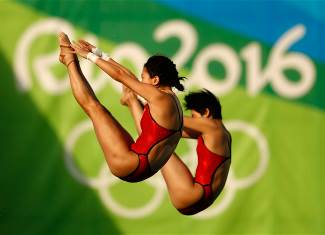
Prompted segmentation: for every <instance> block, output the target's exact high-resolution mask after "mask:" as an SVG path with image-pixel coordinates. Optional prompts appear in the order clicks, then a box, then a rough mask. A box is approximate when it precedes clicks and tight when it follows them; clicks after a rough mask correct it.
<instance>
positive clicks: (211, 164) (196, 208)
mask: <svg viewBox="0 0 325 235" xmlns="http://www.w3.org/2000/svg"><path fill="white" fill-rule="evenodd" d="M196 152H197V156H198V166H197V168H196V173H195V179H194V182H196V183H199V184H200V185H202V187H203V190H204V193H203V196H202V198H201V199H200V200H199V201H198V202H196V203H194V204H193V205H192V206H189V207H187V208H184V209H179V211H180V212H181V213H182V214H184V215H193V214H196V213H198V212H200V211H202V210H204V209H206V208H207V207H209V206H210V205H211V204H212V203H213V202H214V200H215V199H216V197H215V196H214V194H213V191H212V180H213V176H214V174H215V173H216V171H217V170H218V168H219V167H220V166H221V165H222V164H223V163H224V162H225V161H227V160H228V159H230V157H223V156H220V155H218V154H216V153H213V152H211V151H210V150H209V149H208V148H207V147H206V146H205V145H204V141H203V138H202V136H200V137H199V138H198V143H197V147H196Z"/></svg>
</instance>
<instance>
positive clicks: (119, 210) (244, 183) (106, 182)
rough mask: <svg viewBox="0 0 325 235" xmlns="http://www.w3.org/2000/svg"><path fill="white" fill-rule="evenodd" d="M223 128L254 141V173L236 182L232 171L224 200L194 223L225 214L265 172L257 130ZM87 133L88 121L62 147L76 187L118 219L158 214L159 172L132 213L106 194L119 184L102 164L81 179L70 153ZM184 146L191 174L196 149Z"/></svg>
mask: <svg viewBox="0 0 325 235" xmlns="http://www.w3.org/2000/svg"><path fill="white" fill-rule="evenodd" d="M225 125H226V126H227V127H228V129H229V130H230V131H231V132H236V131H240V132H243V133H245V134H246V135H248V136H249V137H251V138H253V139H254V140H255V141H256V143H257V146H258V150H259V153H260V160H259V164H258V165H257V167H256V169H255V171H254V172H252V173H251V174H250V175H249V176H247V177H245V178H242V179H238V178H236V177H235V174H234V173H233V170H232V169H231V170H230V172H229V176H228V180H227V183H226V185H225V188H224V197H223V199H222V200H221V201H220V202H219V203H215V205H213V206H212V207H210V208H208V209H207V210H205V211H204V212H201V213H199V214H197V215H195V218H197V219H205V218H210V217H214V216H217V215H219V214H221V213H222V212H224V211H225V210H226V209H227V208H228V207H229V205H230V203H231V202H232V200H233V199H234V197H235V193H236V191H237V190H238V189H244V188H247V187H250V186H252V185H253V184H255V183H256V182H257V181H258V180H259V179H260V178H261V177H262V175H263V174H264V173H265V171H266V168H267V164H268V160H269V148H268V144H267V140H266V138H265V136H264V135H263V134H262V133H261V132H260V131H259V130H258V129H257V128H256V127H254V126H253V125H250V124H248V123H246V122H243V121H239V120H235V121H228V122H225ZM88 131H93V130H92V123H91V121H89V120H87V121H84V122H81V123H79V124H78V125H77V126H76V127H75V128H74V129H73V130H72V131H71V133H70V134H69V136H68V138H67V142H66V144H65V155H64V160H65V164H66V167H67V169H68V171H69V173H70V174H71V175H72V177H73V178H74V179H75V180H77V181H78V182H79V183H81V184H83V185H86V186H88V187H90V188H92V189H94V190H96V191H97V192H98V195H99V197H100V199H101V200H102V202H103V204H104V206H105V207H106V208H107V209H108V210H111V211H112V212H113V213H115V214H117V215H119V216H122V217H126V218H141V217H145V216H148V215H150V214H152V213H153V212H154V211H155V210H157V209H158V208H159V206H160V205H161V203H162V200H163V199H164V195H165V191H166V187H165V183H164V180H163V178H162V176H161V174H160V172H158V173H157V174H156V175H154V176H153V177H151V178H149V179H147V180H146V181H145V182H146V183H147V184H149V185H150V186H151V187H153V188H154V190H155V193H154V195H153V197H152V198H151V200H149V202H148V203H147V204H146V205H145V206H143V207H139V208H135V209H134V208H128V207H126V206H123V205H121V204H120V203H118V202H117V201H116V200H115V199H114V198H113V197H112V195H111V194H110V193H109V191H108V190H107V189H108V188H110V187H111V186H113V185H114V184H117V183H119V182H121V181H120V179H118V178H116V177H114V176H113V175H112V174H110V173H109V170H108V167H107V165H106V163H104V164H103V166H102V167H101V169H100V171H99V173H98V175H97V177H95V178H89V177H86V176H85V175H83V173H82V172H81V171H80V170H79V169H78V167H77V166H76V165H75V163H74V160H73V154H72V152H73V150H74V147H75V145H76V142H77V141H78V138H80V137H81V136H82V135H83V134H85V133H86V132H88ZM187 142H189V145H190V146H191V151H190V152H189V153H188V154H186V156H184V158H182V160H184V161H185V162H186V164H187V165H188V166H189V168H190V169H191V171H192V172H193V171H194V169H195V167H196V165H197V156H196V151H195V145H193V143H190V142H192V141H189V140H187Z"/></svg>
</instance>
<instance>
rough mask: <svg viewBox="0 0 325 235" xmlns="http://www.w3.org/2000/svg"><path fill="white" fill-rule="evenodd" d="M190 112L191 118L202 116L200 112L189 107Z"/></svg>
mask: <svg viewBox="0 0 325 235" xmlns="http://www.w3.org/2000/svg"><path fill="white" fill-rule="evenodd" d="M191 113H192V118H200V117H202V114H201V113H199V112H197V111H195V110H194V109H191Z"/></svg>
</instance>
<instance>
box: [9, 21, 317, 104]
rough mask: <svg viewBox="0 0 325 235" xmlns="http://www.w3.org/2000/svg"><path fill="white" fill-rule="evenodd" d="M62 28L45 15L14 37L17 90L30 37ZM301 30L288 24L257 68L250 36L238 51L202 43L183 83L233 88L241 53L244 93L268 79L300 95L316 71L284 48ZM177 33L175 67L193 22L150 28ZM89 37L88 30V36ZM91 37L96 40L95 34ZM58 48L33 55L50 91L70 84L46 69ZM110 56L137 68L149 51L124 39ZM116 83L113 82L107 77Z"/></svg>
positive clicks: (161, 35)
mask: <svg viewBox="0 0 325 235" xmlns="http://www.w3.org/2000/svg"><path fill="white" fill-rule="evenodd" d="M61 30H63V31H65V32H66V33H68V35H70V36H72V35H74V30H73V28H72V27H71V25H69V24H68V23H67V22H65V21H63V20H61V19H57V18H50V19H46V20H44V21H41V22H37V23H35V24H34V25H32V26H31V27H29V28H28V29H27V31H26V32H25V33H24V34H23V35H22V37H21V39H20V41H19V42H18V45H17V48H16V53H15V55H16V56H15V72H16V78H17V82H18V85H19V88H21V90H23V91H26V90H29V89H30V88H31V76H30V72H29V71H28V61H29V51H30V47H31V45H32V43H33V42H34V41H35V39H37V38H38V37H40V36H42V35H44V34H57V33H58V31H61ZM304 34H305V27H304V26H303V25H297V26H295V27H293V28H291V29H289V30H288V31H287V32H286V33H285V34H284V35H282V36H281V37H280V38H279V39H278V41H277V42H276V43H275V45H274V47H273V48H271V50H270V55H269V59H268V62H267V64H266V65H265V66H264V68H262V65H261V64H262V63H261V61H262V52H261V46H260V44H259V43H257V42H252V43H250V44H248V45H247V46H246V47H244V48H243V49H242V50H241V51H240V53H239V55H240V57H239V56H238V54H237V53H236V52H235V51H234V49H232V48H231V47H230V46H229V45H227V44H224V43H215V44H211V45H208V46H206V47H205V48H203V49H202V50H201V51H199V52H198V54H197V56H196V58H194V62H193V67H192V70H191V71H190V75H189V78H190V79H188V80H187V82H186V85H187V86H188V87H190V86H192V85H197V86H200V87H205V88H209V90H211V91H212V92H214V93H216V94H218V95H224V94H227V93H228V92H230V91H231V90H232V89H234V88H235V87H236V86H237V85H238V83H239V80H240V77H241V72H242V68H241V64H240V59H242V60H244V62H245V64H246V76H245V77H246V79H247V82H246V84H247V92H248V94H249V95H252V96H254V95H257V94H259V93H260V92H261V91H262V90H263V88H264V87H265V86H266V85H267V84H270V85H271V87H272V88H273V90H274V91H275V92H276V93H277V94H278V95H280V96H283V97H287V98H299V97H301V96H304V95H305V94H307V93H308V92H309V91H310V90H311V89H312V87H313V85H314V82H315V77H316V71H315V66H314V64H313V62H312V60H311V59H310V58H308V57H307V56H306V55H304V54H302V53H297V52H288V49H289V47H290V46H292V45H293V44H294V43H295V42H296V41H298V40H299V39H301V38H302V37H303V36H304ZM171 37H176V38H178V39H179V40H180V42H181V43H180V47H179V49H178V51H177V52H176V53H175V55H174V56H173V57H172V59H173V60H174V62H175V63H176V64H177V67H178V69H181V68H183V67H184V65H185V64H186V63H187V62H188V61H189V59H190V58H191V56H192V55H193V54H194V52H195V50H196V48H197V44H198V35H197V32H196V30H195V28H194V27H193V26H192V25H191V24H189V23H188V22H186V21H184V20H171V21H167V22H164V23H162V24H161V25H159V26H158V27H157V29H156V30H155V32H154V38H155V40H156V41H157V42H163V41H165V40H166V39H168V38H171ZM88 38H89V36H88ZM89 39H90V40H91V39H92V41H96V38H95V37H90V38H89ZM57 54H58V53H57V52H56V53H51V54H47V55H42V56H39V57H36V58H35V61H34V63H32V65H33V69H34V70H35V76H36V77H37V79H38V80H39V82H40V85H41V87H42V88H43V89H44V90H45V91H47V92H49V93H51V94H53V95H54V94H56V95H57V94H61V93H63V92H64V91H66V90H67V89H69V83H68V79H66V80H62V79H57V78H56V77H55V76H54V75H53V74H51V72H50V67H51V66H52V65H53V64H55V63H57V58H58V57H57ZM111 56H112V57H113V58H115V59H116V60H122V59H128V60H129V61H131V62H133V63H134V65H135V67H137V68H138V69H140V68H141V67H142V65H143V62H144V61H145V60H146V58H147V57H148V53H147V52H146V51H145V49H144V48H143V47H141V46H140V45H138V44H136V43H132V42H128V43H122V44H119V45H118V46H117V47H115V49H114V50H113V51H111ZM212 61H217V62H219V63H220V64H222V66H223V67H224V70H225V71H226V72H225V76H224V77H223V78H216V77H213V76H212V75H211V74H210V73H209V69H208V67H209V63H211V62H212ZM84 66H85V67H86V68H85V73H86V74H89V75H91V70H92V68H91V67H90V65H89V64H88V65H86V64H85V65H84ZM289 69H290V70H295V71H297V72H298V73H299V80H298V81H292V80H290V78H288V77H286V75H285V73H284V71H285V70H289ZM98 76H99V77H97V79H93V78H92V77H91V76H90V78H89V81H90V82H91V83H92V85H94V89H95V90H99V89H102V88H103V87H104V86H105V84H106V82H109V80H107V79H105V74H103V73H101V74H99V75H98ZM112 84H115V83H112Z"/></svg>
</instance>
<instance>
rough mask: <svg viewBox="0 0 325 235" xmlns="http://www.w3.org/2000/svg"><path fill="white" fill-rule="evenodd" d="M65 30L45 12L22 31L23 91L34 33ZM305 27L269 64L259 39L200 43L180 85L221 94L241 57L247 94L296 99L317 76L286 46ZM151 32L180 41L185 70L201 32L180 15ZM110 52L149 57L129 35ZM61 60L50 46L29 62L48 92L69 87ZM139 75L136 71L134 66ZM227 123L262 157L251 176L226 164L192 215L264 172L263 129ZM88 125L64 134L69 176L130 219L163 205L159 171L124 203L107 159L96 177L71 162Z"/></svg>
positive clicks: (86, 68)
mask: <svg viewBox="0 0 325 235" xmlns="http://www.w3.org/2000/svg"><path fill="white" fill-rule="evenodd" d="M60 31H64V32H66V33H67V34H68V35H69V36H70V37H73V35H74V32H75V31H74V28H73V27H72V26H71V25H70V24H69V23H68V22H66V21H64V20H62V19H58V18H47V19H45V20H42V21H39V22H36V23H34V24H33V25H31V26H30V27H29V28H28V29H27V30H26V31H25V32H24V33H23V34H22V35H21V38H20V39H19V41H18V43H17V47H16V50H15V61H14V68H15V74H16V81H17V85H18V89H19V90H20V91H21V92H27V91H29V90H31V89H32V79H31V77H32V76H31V71H29V70H30V69H29V66H28V65H29V63H30V59H29V53H30V48H31V46H32V45H33V43H35V41H36V39H38V38H40V37H42V36H44V35H49V34H52V35H57V34H58V32H60ZM304 34H305V27H304V26H303V25H297V26H294V27H293V28H291V29H289V30H288V31H287V32H286V33H284V34H283V35H282V36H281V37H280V38H279V39H278V41H277V42H276V43H275V45H274V47H273V48H272V49H271V51H270V56H269V59H268V62H267V64H266V65H265V66H264V68H262V65H261V64H262V62H261V60H262V59H261V58H262V52H261V46H260V44H259V43H257V42H252V43H250V44H248V45H247V46H245V47H244V48H243V49H242V50H241V51H240V53H239V54H237V53H236V52H235V51H234V49H232V48H231V47H230V46H229V45H227V44H224V43H215V44H211V45H207V46H206V47H204V48H203V49H202V50H201V51H199V53H198V54H197V56H196V57H195V58H194V60H193V66H192V68H191V71H190V75H189V76H188V77H189V79H188V80H187V81H186V83H185V86H186V87H187V88H190V87H191V86H199V87H207V88H209V90H211V91H212V92H214V93H216V94H218V95H225V94H227V93H229V92H230V91H231V90H233V89H234V88H235V87H236V86H237V85H238V83H239V79H240V77H241V74H242V67H241V64H240V59H242V60H244V62H245V64H246V76H245V77H246V79H247V83H246V84H247V85H246V89H247V93H248V95H251V96H256V95H258V94H259V93H260V92H261V91H262V90H263V88H264V87H265V86H266V85H267V84H270V85H271V87H272V89H273V90H274V92H275V93H277V94H278V95H279V96H282V97H286V98H291V99H294V98H299V97H301V96H304V95H305V94H307V93H308V92H309V91H310V90H311V89H312V87H313V85H314V82H315V77H316V71H315V66H314V64H313V62H312V60H311V59H309V58H308V57H307V56H306V55H304V54H302V53H297V52H287V50H288V48H289V47H290V46H292V45H293V43H295V42H296V41H297V40H299V39H301V38H302V37H303V36H304ZM153 37H154V39H155V40H156V41H157V42H158V43H159V42H163V41H165V40H167V39H168V38H171V37H176V38H177V39H179V40H180V42H181V43H180V47H179V48H178V50H177V52H176V53H175V54H174V56H173V57H172V59H173V61H174V62H175V63H176V64H177V66H178V69H182V68H183V66H184V65H185V64H186V63H187V61H188V60H189V59H190V58H191V57H192V55H193V54H194V51H195V50H196V48H197V44H198V35H197V31H196V29H195V28H194V27H193V26H192V25H191V24H190V23H188V22H186V21H184V20H170V21H167V22H163V23H162V24H160V25H159V26H158V27H157V28H156V30H155V31H154V33H153ZM84 38H85V39H86V40H89V41H91V42H93V43H94V44H97V43H96V42H97V39H96V37H95V36H93V35H86V36H85V37H84ZM110 56H111V57H113V58H114V59H116V60H117V61H121V60H123V59H127V60H128V61H131V62H132V63H133V65H134V67H135V68H137V69H140V68H142V66H143V64H144V62H145V61H146V59H147V58H148V53H147V52H146V50H145V49H144V48H143V47H142V46H141V45H138V44H136V43H134V42H127V43H122V44H118V45H117V46H116V47H115V48H114V49H113V50H112V51H111V52H110ZM211 61H218V62H220V63H221V64H222V65H223V67H224V68H225V71H226V73H225V77H224V78H223V79H222V80H216V79H214V78H213V77H212V76H211V74H209V71H208V64H209V63H210V62H211ZM57 63H58V52H57V51H56V52H51V53H48V54H43V55H39V56H37V57H35V59H34V60H33V61H32V69H33V70H34V72H35V74H36V78H37V80H38V83H39V85H40V87H41V88H42V89H43V90H44V91H45V92H47V93H48V94H49V95H61V94H64V93H65V92H68V91H69V90H70V87H69V79H68V77H66V78H65V79H58V78H57V77H56V76H55V75H54V74H53V73H52V72H51V70H50V68H51V66H53V65H55V64H57ZM81 66H82V67H83V72H84V74H85V76H86V77H87V79H88V81H89V82H90V84H91V86H92V88H93V90H94V91H95V92H99V91H100V90H102V89H104V88H105V86H107V85H108V84H109V85H110V86H111V87H113V88H114V89H116V90H117V91H120V90H121V87H120V86H118V84H116V83H115V82H112V80H110V79H107V78H105V77H106V76H107V75H106V74H105V73H103V72H100V73H99V74H97V76H96V79H95V77H94V76H93V75H92V74H93V69H94V68H93V65H92V64H90V63H85V61H81ZM286 69H293V70H296V71H298V73H299V74H300V78H299V81H295V82H292V81H290V80H289V79H288V78H287V77H286V76H285V74H284V70H286ZM138 74H139V71H138ZM225 125H226V126H227V127H228V129H229V130H230V131H231V132H241V133H243V134H244V135H246V136H248V137H249V138H252V139H253V140H254V141H255V143H256V145H257V148H258V151H259V157H260V158H259V163H258V164H257V166H256V168H255V170H254V171H253V172H251V174H250V175H249V176H246V177H244V178H236V176H235V173H234V172H233V169H231V170H230V173H229V178H228V181H227V183H226V186H225V189H224V196H223V198H222V199H221V200H220V201H219V202H218V203H215V204H214V205H213V206H212V207H211V208H209V209H207V210H206V211H204V212H202V213H199V214H198V215H196V216H195V217H194V218H197V219H204V218H210V217H213V216H217V215H220V214H221V213H222V212H223V211H225V210H226V209H227V208H228V206H229V205H230V203H231V202H232V200H233V198H234V197H235V193H236V191H237V190H240V189H244V188H247V187H250V186H252V185H253V184H255V183H256V182H257V181H258V180H259V179H260V178H261V177H262V176H263V174H264V173H265V171H266V169H267V165H268V161H269V152H270V151H269V147H268V141H267V139H266V137H265V136H264V135H263V133H262V132H261V131H260V130H259V129H258V128H257V127H256V126H254V125H253V124H250V123H247V122H244V121H242V120H228V121H226V122H225ZM91 130H92V125H91V122H90V121H89V120H86V121H83V122H80V123H77V124H76V125H75V127H74V128H72V130H71V131H70V133H69V134H68V137H67V138H66V140H65V155H64V161H65V163H66V167H67V169H68V171H69V173H70V174H71V176H72V177H73V178H74V179H76V180H77V181H78V182H79V183H81V184H84V185H87V186H89V187H91V188H93V189H94V190H96V191H98V194H99V197H100V199H101V200H102V202H103V204H104V205H105V206H106V208H107V209H109V210H111V211H113V212H114V213H115V214H117V215H119V216H123V217H127V218H139V217H145V216H148V215H150V214H152V213H154V212H155V211H156V210H157V209H158V208H159V206H160V204H161V202H162V200H163V198H164V196H165V192H166V187H165V184H164V181H163V179H162V177H161V175H160V173H158V174H156V175H155V176H153V177H151V178H150V179H148V180H146V181H145V182H146V183H148V184H149V185H150V186H152V187H153V188H154V189H155V193H154V195H153V197H152V198H151V199H150V200H149V202H147V203H146V205H144V206H143V207H139V208H128V207H126V206H123V205H121V204H120V203H118V202H117V201H116V200H114V198H113V197H112V195H111V194H110V192H109V191H108V188H109V187H111V186H112V185H114V184H116V183H118V182H119V180H118V179H117V178H115V177H113V176H112V175H111V174H109V172H108V169H107V166H106V164H103V167H102V168H101V170H100V172H99V173H98V175H97V177H95V178H89V177H86V176H85V175H84V174H83V173H82V172H81V170H79V169H78V167H77V166H76V164H75V163H74V160H73V156H72V152H73V150H74V147H75V144H76V142H77V140H78V139H79V138H80V137H81V136H82V135H83V134H84V133H86V132H87V131H91ZM187 142H188V145H189V146H191V148H190V151H189V152H188V153H187V154H186V156H184V158H182V159H183V160H184V161H185V162H186V164H187V165H188V166H189V167H190V168H191V170H192V171H193V170H194V169H195V166H196V153H195V149H194V145H193V143H192V142H191V141H189V140H187Z"/></svg>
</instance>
